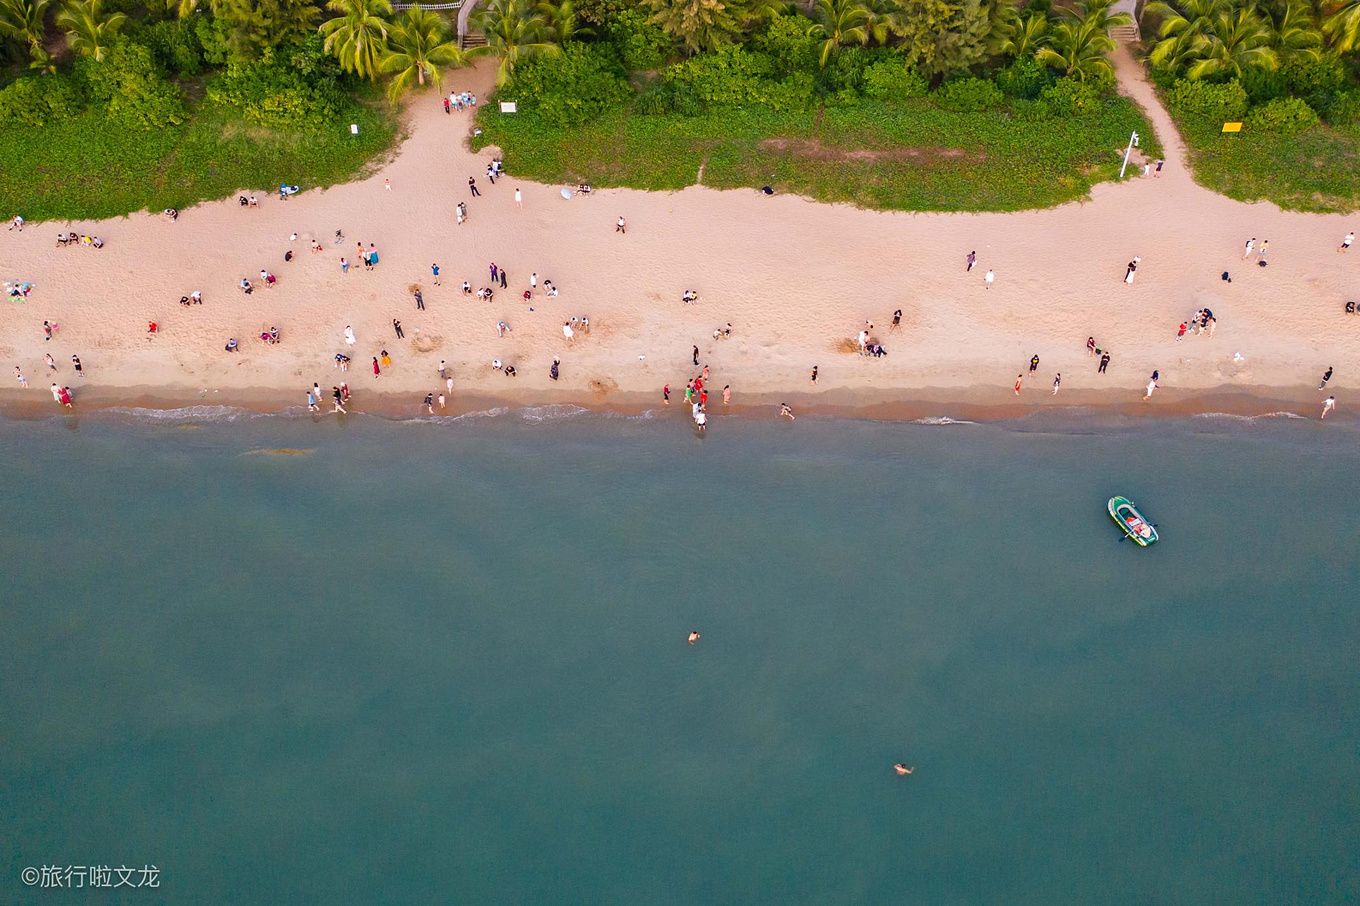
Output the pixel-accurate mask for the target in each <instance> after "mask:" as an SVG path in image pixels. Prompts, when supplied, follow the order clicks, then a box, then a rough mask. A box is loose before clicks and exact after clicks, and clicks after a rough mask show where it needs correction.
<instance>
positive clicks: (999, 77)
mask: <svg viewBox="0 0 1360 906" xmlns="http://www.w3.org/2000/svg"><path fill="white" fill-rule="evenodd" d="M1052 84H1053V71H1052V70H1050V69H1049V68H1048V67H1047V66H1045V65H1044V64H1043V63H1040V62H1039V61H1038V59H1037V58H1035V56H1034V55H1033V54H1026V55H1025V56H1023V57H1017V58H1016V60H1015V62H1014V63H1012V64H1011V65H1009V66H1007V67H1006V68H1005V69H1003V70H1001V71H1000V72H998V73H997V74H996V87H998V88H1000V89H1001V93H1002V94H1005V95H1006V96H1007V97H1013V98H1025V99H1028V100H1032V99H1034V98H1037V97H1038V96H1039V94H1040V92H1042V91H1043V90H1044V89H1045V88H1047V87H1048V86H1050V85H1052Z"/></svg>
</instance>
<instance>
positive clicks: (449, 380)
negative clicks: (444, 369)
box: [444, 375, 453, 394]
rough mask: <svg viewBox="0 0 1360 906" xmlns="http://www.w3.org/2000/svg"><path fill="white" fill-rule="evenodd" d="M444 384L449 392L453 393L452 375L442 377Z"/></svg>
mask: <svg viewBox="0 0 1360 906" xmlns="http://www.w3.org/2000/svg"><path fill="white" fill-rule="evenodd" d="M444 386H445V387H447V388H448V390H449V393H450V394H452V393H453V375H449V376H448V377H446V378H444Z"/></svg>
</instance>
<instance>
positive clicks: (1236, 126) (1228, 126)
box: [1223, 123, 1242, 132]
mask: <svg viewBox="0 0 1360 906" xmlns="http://www.w3.org/2000/svg"><path fill="white" fill-rule="evenodd" d="M1223 131H1224V132H1241V131H1242V124H1241V123H1224V124H1223Z"/></svg>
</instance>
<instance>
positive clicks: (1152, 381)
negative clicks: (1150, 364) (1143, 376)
mask: <svg viewBox="0 0 1360 906" xmlns="http://www.w3.org/2000/svg"><path fill="white" fill-rule="evenodd" d="M1156 389H1157V372H1155V371H1154V372H1152V377H1151V378H1149V379H1148V384H1147V393H1145V394H1143V399H1144V400H1150V399H1152V391H1154V390H1156Z"/></svg>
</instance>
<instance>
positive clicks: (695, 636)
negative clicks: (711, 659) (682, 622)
mask: <svg viewBox="0 0 1360 906" xmlns="http://www.w3.org/2000/svg"><path fill="white" fill-rule="evenodd" d="M697 641H699V630H697V629H691V630H690V631H689V643H690V644H691V645H693V644H694V643H695V642H697Z"/></svg>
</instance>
